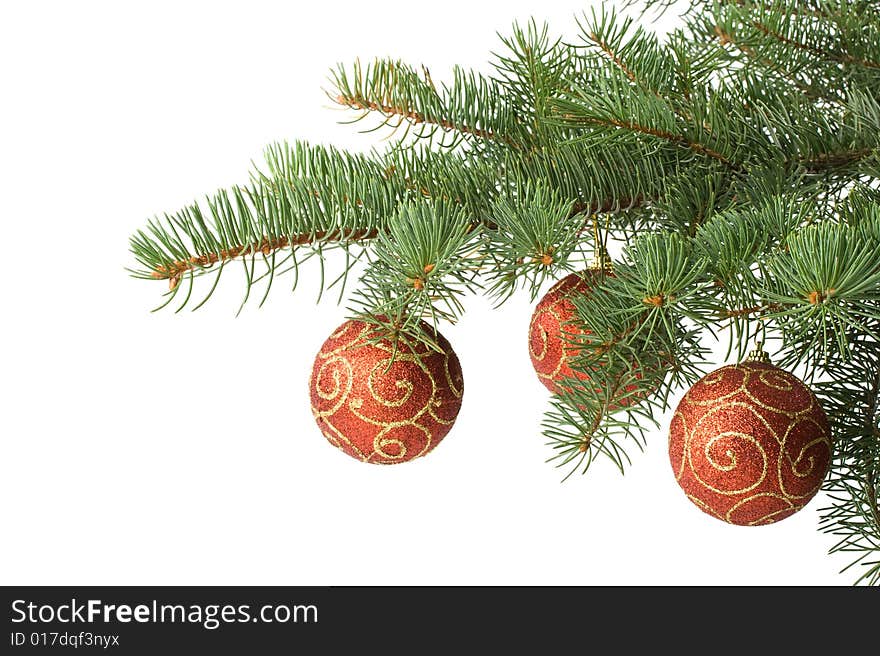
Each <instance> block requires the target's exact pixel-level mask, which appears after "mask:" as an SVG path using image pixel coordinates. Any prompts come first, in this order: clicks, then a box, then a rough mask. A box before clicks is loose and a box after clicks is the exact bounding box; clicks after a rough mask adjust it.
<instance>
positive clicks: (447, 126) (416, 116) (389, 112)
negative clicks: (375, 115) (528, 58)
mask: <svg viewBox="0 0 880 656" xmlns="http://www.w3.org/2000/svg"><path fill="white" fill-rule="evenodd" d="M336 102H337V103H339V104H340V105H342V106H344V107H348V108H350V109H358V110H362V111H374V112H380V113H382V114H385V115H386V116H399V117H400V118H402V119H406V120H408V121H409V122H410V123H412V124H414V125H419V124H429V125H436V126H438V127H441V128H443V129H444V130H452V131H455V132H461V133H463V134H470V135H472V136H475V137H477V138H479V139H488V140H490V141H502V142H504V143H506V144H507V145H508V146H511V147H513V148H520V145H519V144H518V143H516V142H515V141H514V140H513V139H511V138H510V137H507V136H504V135H499V134H496V133H495V132H492V131H491V130H484V129H481V128H474V127H470V126H467V125H458V124H456V123H453V122H452V121H449V120H446V119H432V118H429V117H427V116H425V115H424V114H422V113H421V112H417V111H415V110H413V109H407V108H406V107H399V106H397V105H386V104H380V103H377V102H372V101H369V100H366V99H364V98H358V97H351V96H343V95H341V94H340V95H338V96H336Z"/></svg>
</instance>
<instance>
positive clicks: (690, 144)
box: [583, 118, 742, 171]
mask: <svg viewBox="0 0 880 656" xmlns="http://www.w3.org/2000/svg"><path fill="white" fill-rule="evenodd" d="M583 120H584V121H586V122H587V123H597V124H599V125H611V126H614V127H617V128H623V129H625V130H632V131H633V132H640V133H642V134H648V135H651V136H653V137H659V138H660V139H666V140H667V141H669V142H671V143H674V144H678V145H679V146H684V147H686V148H690V149H691V150H693V151H695V152H698V153H702V154H703V155H706V156H707V157H711V158H712V159H714V160H717V161H719V162H721V163H722V164H724V165H725V166H727V167H728V168H730V169H733V170H736V171H741V170H742V167H741V166H740V165H739V164H737V163H736V162H731V161H730V160H729V159H727V158H726V157H725V156H724V155H722V154H721V153H719V152H718V151H717V150H713V149H711V148H709V147H708V146H706V145H704V144H701V143H699V142H697V141H691V140H690V139H688V138H686V137H683V136H682V135H680V134H674V133H672V132H667V131H665V130H659V129H657V128H652V127H649V126H646V125H640V124H638V123H635V122H634V121H621V120H619V119H614V118H610V119H598V118H587V119H583Z"/></svg>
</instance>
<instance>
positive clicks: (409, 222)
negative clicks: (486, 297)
mask: <svg viewBox="0 0 880 656" xmlns="http://www.w3.org/2000/svg"><path fill="white" fill-rule="evenodd" d="M478 236H479V232H478V230H477V227H476V226H475V225H474V224H472V223H469V219H468V216H467V215H466V214H465V213H464V212H463V211H462V209H461V208H460V207H457V206H455V205H451V204H448V203H444V202H442V201H441V202H438V203H436V204H434V205H424V204H418V205H416V204H405V205H402V206H401V207H400V209H399V211H398V212H397V213H396V214H395V215H394V216H393V217H392V219H391V220H390V221H389V223H388V226H387V230H386V231H383V232H381V233H379V235H378V237H377V238H376V240H375V242H374V244H373V249H372V253H373V256H374V259H373V261H372V262H371V263H370V265H369V266H368V267H367V270H366V272H365V273H364V275H363V277H362V278H361V288H360V289H359V290H358V292H357V301H358V306H360V308H361V309H360V310H359V311H358V317H359V318H360V319H362V320H366V321H371V322H374V323H377V324H379V325H382V326H385V327H386V328H389V329H390V330H391V331H394V332H400V333H403V334H410V335H413V336H415V337H417V338H419V337H424V336H425V335H426V333H425V332H424V331H421V330H418V329H417V324H418V322H419V321H420V320H422V319H430V320H431V322H432V323H433V324H434V325H436V324H437V321H438V319H444V320H446V321H454V320H455V318H456V317H457V316H458V315H459V314H460V313H461V312H463V311H464V307H463V306H462V304H461V301H460V300H459V297H460V296H461V294H462V293H463V292H465V291H467V290H470V289H472V288H473V284H474V283H473V279H474V276H475V274H476V272H477V271H478V269H479V267H480V263H481V259H482V257H481V255H480V253H479V248H478V245H477V243H476V242H477V239H478ZM437 348H439V347H437Z"/></svg>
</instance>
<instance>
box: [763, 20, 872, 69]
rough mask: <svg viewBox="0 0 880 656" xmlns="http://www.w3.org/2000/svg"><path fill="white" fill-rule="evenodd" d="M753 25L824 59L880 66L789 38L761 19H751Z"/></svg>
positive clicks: (765, 32) (865, 65) (790, 44)
mask: <svg viewBox="0 0 880 656" xmlns="http://www.w3.org/2000/svg"><path fill="white" fill-rule="evenodd" d="M751 23H752V26H754V27H755V28H757V29H759V30H760V31H761V32H763V33H764V34H766V35H767V36H769V37H773V38H774V39H776V40H777V41H779V42H780V43H784V44H786V45H789V46H792V47H793V48H797V49H798V50H803V51H804V52H809V53H810V54H812V55H816V56H818V57H821V58H823V59H830V60H831V61H836V62H839V63H841V64H856V65H857V66H864V67H865V68H880V63H877V62H873V61H870V60H867V59H859V58H858V57H853V56H852V55H849V54H839V53H835V52H828V51H827V50H822V49H821V48H816V47H814V46H811V45H808V44H806V43H801V42H800V41H795V40H794V39H789V38H788V37H787V36H785V35H783V34H779V33H778V32H775V31H773V30H771V29H770V28H769V27H767V26H766V25H764V24H763V23H761V22H760V21H751Z"/></svg>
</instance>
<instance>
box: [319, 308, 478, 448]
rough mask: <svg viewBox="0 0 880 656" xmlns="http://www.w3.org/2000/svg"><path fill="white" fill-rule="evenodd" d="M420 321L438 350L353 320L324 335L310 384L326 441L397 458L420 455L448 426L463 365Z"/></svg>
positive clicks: (461, 386) (455, 411)
mask: <svg viewBox="0 0 880 656" xmlns="http://www.w3.org/2000/svg"><path fill="white" fill-rule="evenodd" d="M421 329H422V330H424V331H425V332H426V333H428V335H430V337H431V338H432V339H433V341H435V343H436V344H437V345H438V346H439V347H440V349H441V352H437V351H435V350H433V349H432V348H430V347H429V346H427V345H426V344H424V343H423V342H420V341H416V340H409V341H405V340H403V339H397V340H396V343H395V341H393V340H392V339H391V338H388V337H381V333H380V332H379V331H381V330H382V329H381V328H380V327H379V326H376V325H373V324H370V323H366V322H364V321H357V320H351V321H346V322H345V323H344V324H342V325H341V326H340V327H339V328H337V329H336V330H335V331H334V332H333V334H332V335H330V337H329V338H328V339H327V341H326V342H324V345H323V346H322V347H321V350H320V352H319V353H318V355H317V357H316V358H315V364H314V366H313V368H312V375H311V378H310V380H309V392H310V396H311V402H312V414H313V415H314V417H315V421H317V423H318V427H319V428H320V429H321V432H322V433H323V434H324V437H326V438H327V439H328V440H329V441H330V443H331V444H333V445H334V446H337V447H339V449H341V450H342V451H344V452H345V453H347V454H348V455H350V456H352V457H353V458H357V459H358V460H362V461H363V462H370V463H375V464H395V463H399V462H406V461H408V460H412V459H413V458H418V457H419V456H423V455H425V454H426V453H428V451H430V450H431V449H433V448H434V447H436V446H437V444H439V443H440V440H442V439H443V438H444V437H445V435H446V434H447V433H448V432H449V430H450V429H451V428H452V424H453V423H454V422H455V418H456V416H457V415H458V411H459V409H460V408H461V400H462V392H463V390H464V382H463V378H462V374H461V366H460V365H459V362H458V358H457V357H456V355H455V353H454V352H453V350H452V347H451V346H450V344H449V342H448V341H446V339H445V338H444V337H443V336H442V335H441V334H440V333H438V332H435V331H434V330H433V329H432V328H431V327H430V326H428V324H426V323H424V322H422V324H421ZM380 337H381V338H380Z"/></svg>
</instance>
